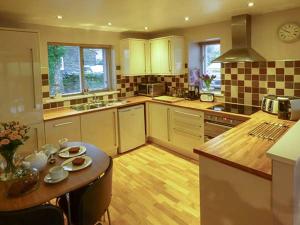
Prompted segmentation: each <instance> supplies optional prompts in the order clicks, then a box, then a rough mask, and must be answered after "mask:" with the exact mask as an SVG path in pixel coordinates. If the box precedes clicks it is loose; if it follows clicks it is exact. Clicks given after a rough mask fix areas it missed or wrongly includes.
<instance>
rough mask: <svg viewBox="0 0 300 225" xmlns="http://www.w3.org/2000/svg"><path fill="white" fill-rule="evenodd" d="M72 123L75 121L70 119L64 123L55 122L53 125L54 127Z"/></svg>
mask: <svg viewBox="0 0 300 225" xmlns="http://www.w3.org/2000/svg"><path fill="white" fill-rule="evenodd" d="M72 123H73V122H72V121H70V122H64V123H58V124H54V125H53V126H54V127H61V126H65V125H69V124H72Z"/></svg>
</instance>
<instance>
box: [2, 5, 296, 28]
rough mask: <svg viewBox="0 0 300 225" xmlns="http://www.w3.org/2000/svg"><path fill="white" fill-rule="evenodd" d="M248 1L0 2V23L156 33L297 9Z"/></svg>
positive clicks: (292, 6)
mask: <svg viewBox="0 0 300 225" xmlns="http://www.w3.org/2000/svg"><path fill="white" fill-rule="evenodd" d="M252 1H253V2H254V3H255V6H254V7H252V8H249V7H248V1H247V0H151V1H150V0H0V20H2V21H4V20H7V21H10V22H11V23H15V22H18V23H31V24H40V25H50V26H62V27H75V28H86V29H96V30H111V31H144V27H145V26H147V27H149V31H158V30H164V29H172V28H183V27H191V26H196V25H202V24H209V23H214V22H219V21H225V20H229V19H230V17H231V16H233V15H237V14H242V13H249V14H252V15H257V14H264V13H268V12H272V11H279V10H284V9H290V8H296V7H300V0H252ZM57 15H62V16H63V19H62V20H58V19H57ZM185 16H189V17H190V20H189V21H188V22H186V21H185V20H184V17H185ZM108 22H111V23H112V26H108V25H107V24H108Z"/></svg>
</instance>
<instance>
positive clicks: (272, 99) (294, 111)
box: [261, 95, 300, 120]
mask: <svg viewBox="0 0 300 225" xmlns="http://www.w3.org/2000/svg"><path fill="white" fill-rule="evenodd" d="M284 98H288V100H289V103H288V104H287V105H288V112H289V119H290V120H298V119H300V99H299V98H296V97H284ZM280 99H282V97H277V96H275V95H267V96H264V97H263V99H262V101H261V110H262V111H265V112H268V113H271V114H275V115H277V114H278V109H279V101H280Z"/></svg>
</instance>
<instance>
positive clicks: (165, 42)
mask: <svg viewBox="0 0 300 225" xmlns="http://www.w3.org/2000/svg"><path fill="white" fill-rule="evenodd" d="M150 59H151V60H150V68H151V72H152V74H159V75H180V74H183V73H184V42H183V37H179V36H170V37H163V38H156V39H152V40H150Z"/></svg>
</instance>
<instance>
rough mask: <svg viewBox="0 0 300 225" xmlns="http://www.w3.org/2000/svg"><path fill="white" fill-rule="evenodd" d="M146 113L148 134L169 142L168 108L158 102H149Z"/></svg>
mask: <svg viewBox="0 0 300 225" xmlns="http://www.w3.org/2000/svg"><path fill="white" fill-rule="evenodd" d="M148 113H149V114H148V120H149V121H148V126H149V128H148V129H149V136H150V137H153V138H156V139H158V140H161V141H164V142H170V141H171V133H170V108H169V107H168V106H166V105H163V104H159V103H149V104H148Z"/></svg>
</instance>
